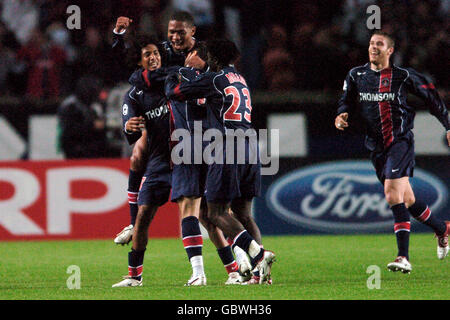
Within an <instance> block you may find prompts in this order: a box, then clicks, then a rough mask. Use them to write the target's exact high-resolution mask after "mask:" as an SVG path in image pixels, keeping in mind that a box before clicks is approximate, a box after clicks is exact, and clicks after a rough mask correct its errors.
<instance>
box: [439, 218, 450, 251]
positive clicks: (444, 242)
mask: <svg viewBox="0 0 450 320" xmlns="http://www.w3.org/2000/svg"><path fill="white" fill-rule="evenodd" d="M445 224H446V225H447V230H446V231H445V233H444V234H443V235H441V236H438V235H436V237H437V239H438V246H437V257H438V259H439V260H443V259H445V257H446V256H448V252H449V251H450V249H449V245H448V235H449V233H450V221H445Z"/></svg>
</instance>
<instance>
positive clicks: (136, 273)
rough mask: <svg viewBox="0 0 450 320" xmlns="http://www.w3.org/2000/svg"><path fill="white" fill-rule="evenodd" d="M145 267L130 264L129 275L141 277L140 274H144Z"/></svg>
mask: <svg viewBox="0 0 450 320" xmlns="http://www.w3.org/2000/svg"><path fill="white" fill-rule="evenodd" d="M143 268H144V266H139V267H130V266H128V275H129V276H130V277H139V276H140V275H142V270H143Z"/></svg>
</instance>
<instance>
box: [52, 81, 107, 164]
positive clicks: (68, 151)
mask: <svg viewBox="0 0 450 320" xmlns="http://www.w3.org/2000/svg"><path fill="white" fill-rule="evenodd" d="M100 91H101V82H100V81H99V80H98V79H96V78H93V77H82V78H80V79H79V80H78V82H77V85H76V88H75V91H74V94H72V95H70V96H69V97H67V98H66V99H64V101H63V102H62V103H61V105H60V106H59V108H58V117H59V123H60V128H61V137H60V145H61V148H62V150H63V152H64V155H65V157H66V158H99V157H105V156H107V155H108V145H107V140H106V128H105V119H104V116H103V112H102V109H101V108H99V107H98V106H99V94H100Z"/></svg>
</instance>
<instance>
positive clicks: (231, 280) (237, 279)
mask: <svg viewBox="0 0 450 320" xmlns="http://www.w3.org/2000/svg"><path fill="white" fill-rule="evenodd" d="M241 283H242V279H241V275H240V274H239V272H230V274H228V280H227V281H226V282H225V284H241Z"/></svg>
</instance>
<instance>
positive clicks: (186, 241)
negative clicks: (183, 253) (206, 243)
mask: <svg viewBox="0 0 450 320" xmlns="http://www.w3.org/2000/svg"><path fill="white" fill-rule="evenodd" d="M201 245H203V237H202V236H201V235H198V236H190V237H185V238H183V246H184V247H185V248H186V247H191V246H201Z"/></svg>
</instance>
